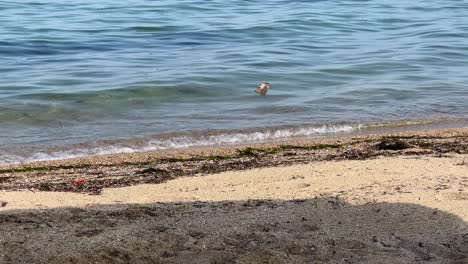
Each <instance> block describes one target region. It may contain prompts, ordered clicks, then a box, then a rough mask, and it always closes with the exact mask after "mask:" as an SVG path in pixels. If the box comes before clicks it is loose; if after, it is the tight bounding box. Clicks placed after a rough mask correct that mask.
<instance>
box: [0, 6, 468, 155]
mask: <svg viewBox="0 0 468 264" xmlns="http://www.w3.org/2000/svg"><path fill="white" fill-rule="evenodd" d="M263 81H268V82H270V84H271V88H270V91H269V93H268V95H267V96H266V97H262V96H259V95H258V94H256V93H255V88H256V87H257V86H258V84H259V83H260V82H263ZM467 100H468V1H466V0H459V1H455V0H443V1H442V0H434V1H422V0H415V1H402V0H392V1H389V0H375V1H294V0H293V1H291V0H288V1H285V0H270V1H264V0H262V1H259V0H258V1H257V0H249V1H244V0H237V1H236V0H234V1H222V0H212V1H206V0H203V1H193V0H184V1H174V0H161V1H143V0H132V1H108V0H102V1H90V0H83V1H59V0H47V1H33V0H29V1H25V0H18V1H0V164H2V163H3V164H4V163H16V162H25V161H31V160H47V159H59V158H66V157H79V156H87V155H95V154H108V153H117V152H135V151H145V150H158V149H172V148H185V147H197V146H215V145H225V144H243V143H249V142H265V141H271V140H288V139H291V138H304V137H305V138H313V137H318V136H333V135H337V134H339V135H342V134H349V133H355V132H356V131H362V130H366V129H369V128H370V129H372V128H375V127H382V126H388V127H395V126H396V127H401V126H409V127H410V126H413V125H421V124H430V123H433V124H447V126H453V125H458V126H465V125H466V124H467V122H466V119H467V118H468V114H467V110H468V103H467Z"/></svg>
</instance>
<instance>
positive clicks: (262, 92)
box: [255, 82, 270, 96]
mask: <svg viewBox="0 0 468 264" xmlns="http://www.w3.org/2000/svg"><path fill="white" fill-rule="evenodd" d="M269 88H270V83H269V82H262V83H261V84H260V85H259V86H258V87H257V90H255V92H256V93H258V94H260V95H262V96H266V94H267V92H268V89H269Z"/></svg>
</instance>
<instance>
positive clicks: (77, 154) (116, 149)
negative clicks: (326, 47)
mask: <svg viewBox="0 0 468 264" xmlns="http://www.w3.org/2000/svg"><path fill="white" fill-rule="evenodd" d="M361 127H362V126H361V125H357V126H351V125H341V126H336V125H335V126H333V125H328V126H327V125H324V126H321V127H302V128H288V129H276V130H265V131H257V132H251V133H222V134H217V135H210V136H201V137H198V138H194V137H190V136H178V137H173V138H169V139H164V140H160V139H152V140H149V141H148V142H147V143H146V144H145V145H143V146H140V147H129V146H119V145H109V146H102V147H94V148H78V149H71V150H63V151H55V152H51V153H47V152H37V153H34V154H33V155H31V156H28V157H24V156H19V155H10V154H0V164H18V163H27V162H34V161H47V160H62V159H72V158H82V157H88V156H99V155H109V154H119V153H134V152H145V151H157V150H168V149H184V148H190V147H209V146H222V145H237V144H249V143H262V142H268V141H274V140H281V139H290V138H299V137H310V136H313V135H320V134H337V133H350V132H352V131H355V130H358V129H361Z"/></svg>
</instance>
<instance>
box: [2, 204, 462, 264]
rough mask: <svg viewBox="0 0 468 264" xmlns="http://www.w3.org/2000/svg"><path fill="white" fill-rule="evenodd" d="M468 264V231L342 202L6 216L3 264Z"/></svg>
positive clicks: (430, 212)
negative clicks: (420, 263)
mask: <svg viewBox="0 0 468 264" xmlns="http://www.w3.org/2000/svg"><path fill="white" fill-rule="evenodd" d="M417 262H424V263H459V264H462V263H468V225H467V223H465V222H464V221H463V220H462V219H460V218H459V217H457V216H454V215H452V214H448V213H446V212H443V211H440V210H436V209H432V208H427V207H423V206H419V205H415V204H389V203H374V204H368V205H359V206H355V205H350V204H346V203H344V202H342V201H340V200H337V199H336V198H332V197H325V198H320V199H310V200H295V201H277V200H252V201H235V202H234V201H225V202H193V203H156V204H146V205H120V206H114V205H113V206H96V207H92V208H87V209H76V208H61V209H53V210H28V211H4V212H2V213H0V263H417Z"/></svg>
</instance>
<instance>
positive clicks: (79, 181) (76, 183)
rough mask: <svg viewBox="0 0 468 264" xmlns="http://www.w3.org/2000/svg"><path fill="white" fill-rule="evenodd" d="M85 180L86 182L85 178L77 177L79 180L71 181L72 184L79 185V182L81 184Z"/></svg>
mask: <svg viewBox="0 0 468 264" xmlns="http://www.w3.org/2000/svg"><path fill="white" fill-rule="evenodd" d="M85 182H86V180H85V179H79V180H76V181H75V182H73V184H75V185H80V184H83V183H85Z"/></svg>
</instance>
